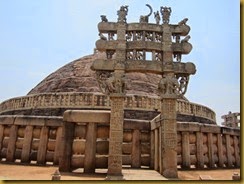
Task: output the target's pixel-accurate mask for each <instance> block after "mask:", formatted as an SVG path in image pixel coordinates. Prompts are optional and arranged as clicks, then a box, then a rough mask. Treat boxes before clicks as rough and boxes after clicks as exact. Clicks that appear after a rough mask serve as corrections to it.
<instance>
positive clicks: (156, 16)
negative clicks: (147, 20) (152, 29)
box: [154, 11, 161, 24]
mask: <svg viewBox="0 0 244 184" xmlns="http://www.w3.org/2000/svg"><path fill="white" fill-rule="evenodd" d="M154 18H155V20H156V24H159V22H160V19H161V18H160V15H159V12H158V11H157V12H154Z"/></svg>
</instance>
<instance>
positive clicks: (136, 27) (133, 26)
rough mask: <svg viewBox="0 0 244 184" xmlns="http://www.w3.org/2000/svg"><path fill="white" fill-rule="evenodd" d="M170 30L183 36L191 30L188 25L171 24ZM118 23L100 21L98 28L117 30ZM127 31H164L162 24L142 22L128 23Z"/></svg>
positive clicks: (100, 29)
mask: <svg viewBox="0 0 244 184" xmlns="http://www.w3.org/2000/svg"><path fill="white" fill-rule="evenodd" d="M169 26H170V31H171V32H172V33H173V34H179V35H181V36H186V35H187V34H188V33H189V32H190V29H191V28H190V27H189V26H188V25H177V24H175V25H169ZM117 29H118V24H117V23H115V22H100V23H99V24H98V30H99V32H101V33H106V32H108V31H109V32H111V31H113V32H115V33H116V32H117ZM126 31H151V32H159V33H160V32H162V25H157V24H150V23H147V24H141V23H128V24H127V29H126Z"/></svg>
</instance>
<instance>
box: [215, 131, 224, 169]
mask: <svg viewBox="0 0 244 184" xmlns="http://www.w3.org/2000/svg"><path fill="white" fill-rule="evenodd" d="M217 144H218V158H219V162H218V166H219V167H223V165H224V160H223V141H222V134H221V133H219V134H218V135H217Z"/></svg>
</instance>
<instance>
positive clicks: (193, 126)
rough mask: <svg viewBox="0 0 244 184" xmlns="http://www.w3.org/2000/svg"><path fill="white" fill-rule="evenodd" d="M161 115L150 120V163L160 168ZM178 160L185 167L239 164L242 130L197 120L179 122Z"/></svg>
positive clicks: (236, 165) (222, 166)
mask: <svg viewBox="0 0 244 184" xmlns="http://www.w3.org/2000/svg"><path fill="white" fill-rule="evenodd" d="M161 118H162V117H160V115H159V116H157V117H156V118H154V119H153V120H152V121H151V145H154V146H151V164H152V165H153V167H154V169H155V170H157V171H159V170H160V168H159V167H160V165H159V164H158V163H159V162H160V151H161V146H160V145H161V142H160V135H161V131H162V130H161V129H162V127H161V125H160V124H161ZM177 160H178V161H177V162H178V166H180V167H181V168H183V169H190V168H198V169H203V168H210V169H211V168H233V167H237V168H239V167H240V130H239V129H235V128H229V127H228V128H227V127H220V126H217V125H206V124H200V123H196V122H178V123H177Z"/></svg>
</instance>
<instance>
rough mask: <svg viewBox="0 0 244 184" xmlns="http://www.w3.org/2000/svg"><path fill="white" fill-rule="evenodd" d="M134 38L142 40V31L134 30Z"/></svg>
mask: <svg viewBox="0 0 244 184" xmlns="http://www.w3.org/2000/svg"><path fill="white" fill-rule="evenodd" d="M135 36H136V40H142V32H136V35H135Z"/></svg>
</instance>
